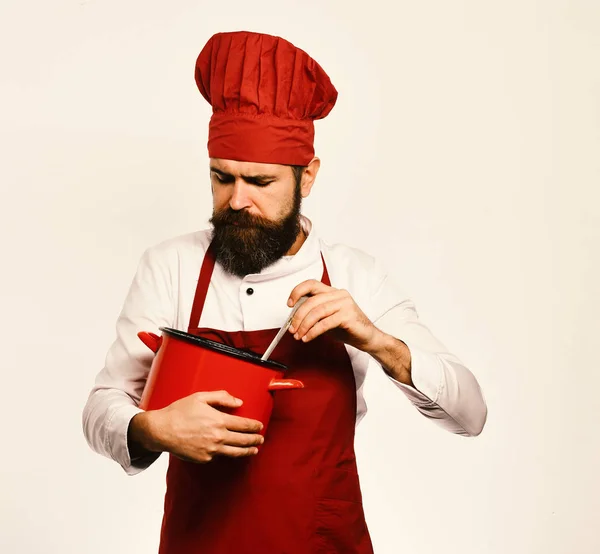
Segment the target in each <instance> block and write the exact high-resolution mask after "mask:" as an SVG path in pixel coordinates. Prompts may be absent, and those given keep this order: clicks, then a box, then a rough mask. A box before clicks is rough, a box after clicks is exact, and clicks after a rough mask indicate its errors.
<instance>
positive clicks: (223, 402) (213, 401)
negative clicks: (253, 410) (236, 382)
mask: <svg viewBox="0 0 600 554" xmlns="http://www.w3.org/2000/svg"><path fill="white" fill-rule="evenodd" d="M196 396H197V397H198V398H199V399H200V400H201V401H202V402H205V403H206V404H208V405H209V406H223V407H225V408H239V407H240V406H241V405H242V400H240V399H239V398H236V397H235V396H232V395H231V394H229V393H228V392H227V391H224V390H219V391H210V392H199V393H196Z"/></svg>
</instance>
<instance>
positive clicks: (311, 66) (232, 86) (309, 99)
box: [195, 31, 337, 165]
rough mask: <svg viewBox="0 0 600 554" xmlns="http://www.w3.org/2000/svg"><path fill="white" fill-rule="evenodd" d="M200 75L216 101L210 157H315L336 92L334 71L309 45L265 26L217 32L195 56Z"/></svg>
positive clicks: (301, 160) (285, 160) (300, 161)
mask: <svg viewBox="0 0 600 554" xmlns="http://www.w3.org/2000/svg"><path fill="white" fill-rule="evenodd" d="M195 78H196V84H197V85H198V88H199V89H200V92H201V93H202V96H204V98H206V100H207V101H208V102H209V103H210V105H211V106H212V108H213V115H212V117H211V119H210V125H209V133H208V154H209V157H211V158H225V159H229V160H238V161H247V162H258V163H275V164H285V165H308V164H309V163H310V161H311V160H312V159H313V157H314V147H313V140H314V135H315V130H314V123H313V122H314V120H315V119H322V118H324V117H325V116H326V115H327V114H329V112H330V111H331V110H332V109H333V106H334V105H335V102H336V100H337V91H336V89H335V87H334V86H333V85H332V84H331V81H330V80H329V77H328V76H327V74H326V73H325V71H324V70H323V68H322V67H321V66H320V65H319V64H318V63H317V62H316V61H315V60H313V59H312V58H311V57H310V56H309V55H308V54H307V53H306V52H304V51H302V50H300V49H299V48H296V47H295V46H294V45H293V44H291V43H289V42H288V41H287V40H284V39H282V38H280V37H275V36H271V35H265V34H260V33H251V32H247V31H238V32H232V33H217V34H216V35H214V36H213V37H211V38H210V40H209V41H208V42H207V43H206V45H205V46H204V48H203V49H202V52H200V55H199V56H198V59H197V60H196V73H195Z"/></svg>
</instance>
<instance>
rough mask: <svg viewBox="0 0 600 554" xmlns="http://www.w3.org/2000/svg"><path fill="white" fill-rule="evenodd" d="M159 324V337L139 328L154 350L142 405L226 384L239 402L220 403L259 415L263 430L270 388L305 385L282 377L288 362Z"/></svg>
mask: <svg viewBox="0 0 600 554" xmlns="http://www.w3.org/2000/svg"><path fill="white" fill-rule="evenodd" d="M160 330H161V331H162V336H160V337H159V336H157V335H155V334H154V333H146V332H141V333H138V337H139V338H140V339H141V340H142V342H143V343H144V344H145V345H146V346H148V348H150V350H152V351H153V352H155V353H156V356H155V357H154V360H153V362H152V366H151V368H150V373H149V375H148V380H147V382H146V386H145V388H144V391H143V393H142V398H141V401H140V408H142V409H143V410H159V409H161V408H164V407H166V406H168V405H169V404H171V403H172V402H175V401H176V400H179V399H181V398H184V397H186V396H189V395H190V394H193V393H195V392H200V391H216V390H226V391H227V392H228V393H230V394H231V395H233V396H235V397H237V398H240V399H241V400H243V404H242V405H241V406H240V407H239V408H234V409H227V408H219V409H220V410H222V411H226V412H228V413H231V414H233V415H236V416H240V417H247V418H250V419H256V420H258V421H260V422H261V423H262V424H263V428H262V430H261V432H260V434H262V435H263V436H264V435H265V434H266V431H267V426H268V423H269V419H270V417H271V411H272V409H273V395H272V394H271V393H272V391H276V390H283V389H300V388H304V384H303V383H302V382H301V381H298V380H296V379H284V378H283V376H284V374H285V371H286V369H287V367H286V366H284V365H282V364H279V363H277V362H274V361H271V360H266V361H262V360H261V359H260V356H258V355H257V354H254V353H252V352H248V351H245V350H239V349H237V348H233V347H232V346H229V345H226V344H221V343H219V342H215V341H212V340H209V339H205V338H201V337H197V336H195V335H192V334H190V333H185V332H183V331H178V330H176V329H170V328H168V327H161V328H160Z"/></svg>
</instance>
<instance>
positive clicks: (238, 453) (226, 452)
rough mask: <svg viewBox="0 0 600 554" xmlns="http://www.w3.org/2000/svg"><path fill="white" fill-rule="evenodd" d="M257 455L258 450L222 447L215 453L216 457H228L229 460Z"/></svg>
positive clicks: (254, 448)
mask: <svg viewBox="0 0 600 554" xmlns="http://www.w3.org/2000/svg"><path fill="white" fill-rule="evenodd" d="M256 454H258V448H256V447H252V448H238V447H237V446H222V447H221V448H220V449H219V452H218V453H217V455H218V456H228V457H229V458H245V457H247V456H254V455H256Z"/></svg>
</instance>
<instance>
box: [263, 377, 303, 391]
mask: <svg viewBox="0 0 600 554" xmlns="http://www.w3.org/2000/svg"><path fill="white" fill-rule="evenodd" d="M303 388H304V383H303V382H302V381H298V380H297V379H272V380H271V382H270V383H269V387H268V390H285V389H303Z"/></svg>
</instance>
